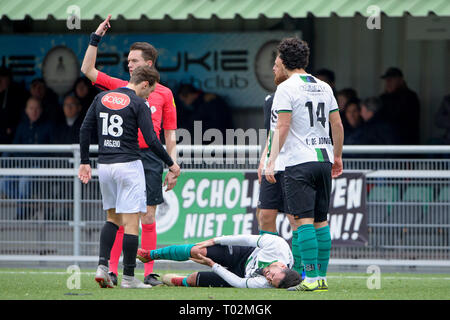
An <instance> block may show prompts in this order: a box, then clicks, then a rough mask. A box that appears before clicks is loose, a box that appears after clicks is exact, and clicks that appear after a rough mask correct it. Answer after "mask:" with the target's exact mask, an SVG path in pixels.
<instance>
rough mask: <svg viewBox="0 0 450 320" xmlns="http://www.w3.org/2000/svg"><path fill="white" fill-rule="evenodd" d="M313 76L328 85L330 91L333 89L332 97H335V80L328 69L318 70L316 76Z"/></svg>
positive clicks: (332, 73)
mask: <svg viewBox="0 0 450 320" xmlns="http://www.w3.org/2000/svg"><path fill="white" fill-rule="evenodd" d="M314 76H315V77H316V78H318V79H320V80H322V81H325V82H326V83H328V84H329V85H330V87H331V89H333V94H334V96H336V83H335V79H336V78H335V76H334V72H333V71H331V70H329V69H320V70H318V71H317V72H316V74H315V75H314Z"/></svg>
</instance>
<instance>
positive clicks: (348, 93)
mask: <svg viewBox="0 0 450 320" xmlns="http://www.w3.org/2000/svg"><path fill="white" fill-rule="evenodd" d="M336 95H343V96H344V97H346V98H347V99H349V100H350V99H354V98H358V94H357V93H356V90H355V89H353V88H344V89H341V90H339V91H338V92H337V94H336Z"/></svg>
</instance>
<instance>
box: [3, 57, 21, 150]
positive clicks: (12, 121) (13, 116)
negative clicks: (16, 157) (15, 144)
mask: <svg viewBox="0 0 450 320" xmlns="http://www.w3.org/2000/svg"><path fill="white" fill-rule="evenodd" d="M27 97H28V93H27V92H26V90H25V88H24V87H22V86H20V85H19V84H17V83H15V82H13V81H12V73H11V70H10V69H8V68H6V67H3V66H2V67H0V144H9V143H11V142H12V140H13V139H14V134H15V131H16V128H17V125H18V124H19V121H20V119H21V117H22V115H23V110H24V109H25V103H26V101H27V100H26V99H27Z"/></svg>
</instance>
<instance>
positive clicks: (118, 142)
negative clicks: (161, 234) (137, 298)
mask: <svg viewBox="0 0 450 320" xmlns="http://www.w3.org/2000/svg"><path fill="white" fill-rule="evenodd" d="M158 77H159V74H158V72H157V71H156V70H155V69H152V68H151V67H149V66H142V67H138V68H136V70H135V71H134V73H133V75H132V77H131V79H130V83H129V84H128V85H127V86H126V87H122V88H119V89H116V90H111V91H107V92H102V93H100V94H98V95H97V96H96V97H95V98H94V101H93V102H92V104H91V106H90V107H89V110H88V112H87V114H86V117H85V119H84V121H83V124H82V126H81V129H80V153H81V165H80V169H79V178H80V179H81V181H82V182H83V183H87V182H88V181H89V180H90V178H91V168H90V166H89V145H90V141H89V137H90V135H91V132H92V131H93V130H95V129H96V130H97V134H98V144H99V156H98V175H99V184H100V190H101V193H102V200H103V209H104V210H106V211H107V221H106V223H105V225H104V226H103V228H102V231H101V234H100V254H99V265H98V268H97V273H96V275H95V280H96V281H97V282H98V283H99V284H100V287H102V288H105V287H113V282H112V281H111V279H110V276H109V275H108V261H109V258H110V252H111V248H112V246H113V244H114V240H115V238H116V233H117V230H118V228H119V226H121V225H123V227H124V237H123V252H124V257H123V266H124V270H123V278H122V284H121V286H122V288H151V285H145V284H143V283H142V282H140V280H138V279H137V278H135V277H134V269H135V267H136V251H137V248H138V234H139V213H141V212H145V211H146V209H147V208H146V193H145V191H146V190H145V177H144V168H143V165H142V161H141V159H140V155H139V145H138V140H137V136H138V129H139V128H140V129H141V132H142V134H143V137H144V139H145V141H146V143H147V144H148V145H149V146H150V148H151V149H152V150H153V152H154V153H155V154H156V155H157V156H158V157H159V158H161V159H162V160H163V161H164V162H165V163H166V164H167V165H168V166H169V170H170V171H171V172H173V174H174V175H176V176H178V175H179V167H178V165H177V164H176V163H175V162H174V161H173V160H172V158H171V157H170V156H169V154H168V153H167V152H166V150H165V149H164V147H163V146H162V145H161V143H160V142H159V140H158V138H157V137H156V134H155V131H154V129H153V124H152V122H151V121H148V119H149V117H150V116H151V114H150V109H149V106H148V103H147V102H146V101H145V100H144V99H143V98H147V97H148V95H149V94H150V92H151V91H152V90H154V88H155V84H156V81H157V79H158Z"/></svg>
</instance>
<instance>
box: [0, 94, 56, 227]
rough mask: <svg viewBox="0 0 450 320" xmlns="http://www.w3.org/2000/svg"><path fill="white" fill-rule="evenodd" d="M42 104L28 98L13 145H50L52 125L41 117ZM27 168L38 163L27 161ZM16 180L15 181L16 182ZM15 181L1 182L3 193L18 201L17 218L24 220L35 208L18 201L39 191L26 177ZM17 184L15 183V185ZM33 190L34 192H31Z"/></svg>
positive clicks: (38, 154) (27, 154)
mask: <svg viewBox="0 0 450 320" xmlns="http://www.w3.org/2000/svg"><path fill="white" fill-rule="evenodd" d="M42 114H43V110H42V104H41V101H40V100H39V99H36V98H34V97H30V98H29V99H28V100H27V104H26V107H25V116H24V117H23V119H22V121H21V122H20V123H19V125H18V127H17V130H16V134H15V136H14V140H13V144H50V143H51V142H52V134H53V127H52V124H51V123H50V122H49V121H48V120H46V119H44V118H43V116H42ZM43 155H45V154H40V153H17V154H14V155H11V156H18V157H39V156H43ZM27 166H29V167H31V168H35V167H38V166H39V162H38V161H36V162H33V161H29V162H27ZM16 180H17V181H16ZM16 180H11V181H3V184H2V188H3V190H2V191H3V192H4V193H5V194H6V195H7V196H8V197H9V198H13V199H18V200H19V201H18V206H17V218H18V219H26V218H29V217H31V216H32V214H34V213H35V211H36V208H34V207H33V206H30V205H29V204H27V203H26V202H24V203H21V202H20V200H23V199H31V198H32V197H34V196H37V197H39V195H38V194H35V193H37V192H39V191H41V190H40V189H41V188H39V186H37V187H36V186H35V187H34V188H32V183H33V182H32V181H31V179H30V177H28V176H20V177H18V178H17V179H16ZM16 182H17V183H16ZM33 190H34V191H33Z"/></svg>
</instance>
